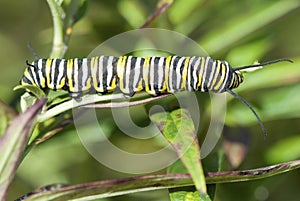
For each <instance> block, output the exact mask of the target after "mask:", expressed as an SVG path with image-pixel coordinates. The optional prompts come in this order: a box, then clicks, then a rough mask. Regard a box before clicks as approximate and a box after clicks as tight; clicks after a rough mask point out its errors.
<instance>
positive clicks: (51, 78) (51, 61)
mask: <svg viewBox="0 0 300 201" xmlns="http://www.w3.org/2000/svg"><path fill="white" fill-rule="evenodd" d="M53 60H54V59H49V61H50V72H49V73H50V75H49V78H50V80H49V83H50V84H51V83H52V80H53V77H52V76H51V75H52V71H53V70H54V69H53V68H52V63H53ZM48 87H49V88H50V86H48Z"/></svg>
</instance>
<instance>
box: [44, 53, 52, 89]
mask: <svg viewBox="0 0 300 201" xmlns="http://www.w3.org/2000/svg"><path fill="white" fill-rule="evenodd" d="M52 61H53V59H47V61H46V66H45V73H46V80H47V86H48V88H50V89H52V87H51V83H50V77H51V74H50V71H51V64H52Z"/></svg>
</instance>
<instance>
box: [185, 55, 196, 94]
mask: <svg viewBox="0 0 300 201" xmlns="http://www.w3.org/2000/svg"><path fill="white" fill-rule="evenodd" d="M194 59H195V56H193V57H191V58H190V60H189V65H188V67H187V68H188V69H187V79H186V86H187V90H188V91H193V87H192V84H193V83H191V66H192V65H191V64H192V63H193V61H194Z"/></svg>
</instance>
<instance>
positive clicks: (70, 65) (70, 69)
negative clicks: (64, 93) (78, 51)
mask: <svg viewBox="0 0 300 201" xmlns="http://www.w3.org/2000/svg"><path fill="white" fill-rule="evenodd" d="M73 68H74V67H73V59H68V61H67V77H68V84H69V91H70V92H74V83H73V76H72V75H73V73H74V72H73V71H74V69H73Z"/></svg>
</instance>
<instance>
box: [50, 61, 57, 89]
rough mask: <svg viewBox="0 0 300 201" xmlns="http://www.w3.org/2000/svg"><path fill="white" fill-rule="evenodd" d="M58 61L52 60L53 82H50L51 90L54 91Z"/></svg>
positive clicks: (51, 77) (51, 78) (51, 76)
mask: <svg viewBox="0 0 300 201" xmlns="http://www.w3.org/2000/svg"><path fill="white" fill-rule="evenodd" d="M56 60H57V59H53V60H52V64H51V68H50V69H51V71H50V72H51V75H50V80H51V82H50V86H49V87H50V88H51V89H54V86H55V64H56Z"/></svg>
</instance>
